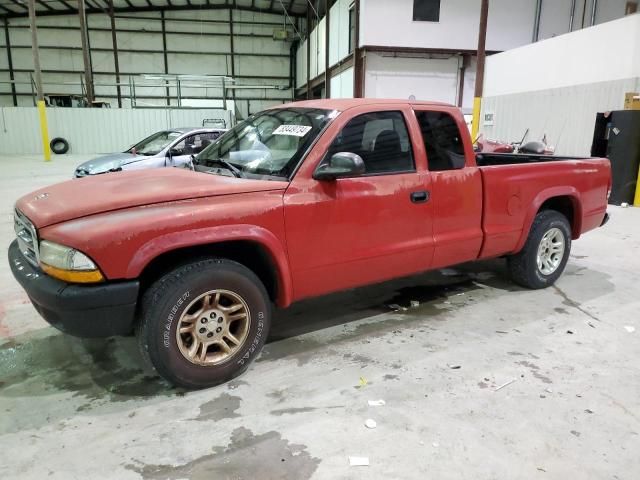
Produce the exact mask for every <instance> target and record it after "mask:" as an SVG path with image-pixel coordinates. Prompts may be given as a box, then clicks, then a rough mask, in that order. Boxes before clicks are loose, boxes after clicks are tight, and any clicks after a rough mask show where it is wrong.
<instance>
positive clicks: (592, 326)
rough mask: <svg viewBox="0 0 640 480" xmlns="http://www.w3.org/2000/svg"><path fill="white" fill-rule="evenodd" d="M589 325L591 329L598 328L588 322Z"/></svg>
mask: <svg viewBox="0 0 640 480" xmlns="http://www.w3.org/2000/svg"><path fill="white" fill-rule="evenodd" d="M587 325H589V326H590V327H591V328H596V326H595V325H594V324H593V323H591V322H587Z"/></svg>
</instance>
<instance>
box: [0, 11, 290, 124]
mask: <svg viewBox="0 0 640 480" xmlns="http://www.w3.org/2000/svg"><path fill="white" fill-rule="evenodd" d="M165 16H166V21H165V29H166V32H167V33H166V44H167V50H168V52H169V53H168V54H167V70H168V72H169V73H170V74H195V75H205V74H206V75H229V76H230V75H231V61H232V60H231V58H232V55H231V42H230V37H229V32H230V29H229V10H205V9H203V10H196V11H167V12H166V14H165ZM233 19H234V55H233V57H234V64H235V74H236V79H237V81H238V83H242V84H245V85H268V86H274V85H277V86H280V87H282V88H283V90H276V89H270V90H265V89H253V90H238V91H237V92H236V97H237V98H238V99H241V100H239V101H238V105H239V108H240V109H241V111H243V114H246V113H247V110H250V111H252V112H255V111H257V110H260V109H262V108H264V107H265V106H268V105H272V104H274V103H281V102H282V101H285V100H289V99H291V98H292V92H291V89H287V88H286V87H288V85H289V79H290V46H291V43H290V42H282V41H274V40H273V39H272V34H273V29H274V28H279V29H281V28H282V26H283V24H282V17H281V16H280V15H273V14H264V13H256V12H247V11H234V12H233ZM9 22H10V23H9V33H10V43H11V54H12V57H13V64H14V69H15V70H16V74H15V75H16V80H17V81H19V82H24V84H21V85H18V86H17V90H18V94H19V96H18V104H19V105H32V97H31V86H30V85H29V79H30V72H32V70H33V63H32V56H31V39H30V32H29V29H28V20H27V19H25V18H20V19H10V21H9ZM88 26H89V41H90V45H91V50H92V51H91V61H92V65H93V71H94V77H95V78H94V81H95V84H96V87H95V91H96V97H97V100H104V101H108V102H110V103H111V105H112V106H117V101H116V99H115V95H116V88H115V87H114V86H107V85H104V84H105V83H112V84H113V83H115V75H114V74H113V72H114V60H113V51H112V42H111V32H110V21H109V17H108V16H107V15H99V14H92V15H89V16H88ZM116 28H117V30H118V32H117V36H118V48H119V51H120V53H119V62H120V71H121V82H122V83H124V84H126V85H124V86H123V87H122V91H123V94H124V95H125V96H126V97H128V96H129V93H130V92H129V87H128V76H129V75H140V74H154V73H155V74H163V73H164V72H165V65H164V55H163V35H162V21H161V13H160V12H149V13H144V14H127V15H124V14H123V15H120V16H117V18H116ZM289 28H291V27H289ZM38 34H39V41H40V57H41V63H42V69H43V82H44V84H45V93H47V94H49V93H68V94H80V93H81V90H80V86H79V82H80V77H81V75H82V72H83V70H84V67H83V62H82V51H81V42H80V30H79V25H78V18H77V16H56V17H40V18H38ZM4 43H5V40H4V35H0V45H2V47H3V48H2V54H0V81H8V80H9V73H8V65H7V55H6V53H5V51H6V46H5V45H4ZM54 82H55V83H58V84H57V85H54ZM176 93H177V92H176V89H172V91H171V94H172V95H174V96H175V95H176ZM182 93H183V96H192V97H207V98H212V97H217V98H221V97H222V90H221V89H220V88H211V89H208V90H204V89H189V88H187V89H183V91H182ZM136 94H137V95H138V96H140V97H146V98H140V100H139V104H147V105H166V102H164V100H163V98H158V97H163V96H164V95H165V94H166V92H165V89H164V88H162V87H159V88H146V89H145V88H140V89H136ZM153 97H156V98H153ZM247 101H248V102H249V103H248V104H247ZM175 103H176V101H175V100H173V101H172V104H173V105H175ZM0 105H13V100H12V98H11V94H10V87H9V85H7V84H0ZM124 106H130V102H129V101H128V99H125V101H124Z"/></svg>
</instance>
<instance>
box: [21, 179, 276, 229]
mask: <svg viewBox="0 0 640 480" xmlns="http://www.w3.org/2000/svg"><path fill="white" fill-rule="evenodd" d="M287 186H288V182H286V181H272V180H251V179H247V178H235V177H225V176H221V175H212V174H208V173H199V172H193V171H191V170H186V169H177V168H158V169H152V170H139V171H131V172H120V173H118V174H117V175H97V176H95V177H85V178H81V179H75V180H69V181H66V182H62V183H57V184H55V185H51V186H49V187H45V188H41V189H40V190H36V191H34V192H31V193H29V194H28V195H25V196H24V197H22V198H20V199H19V200H18V201H17V202H16V208H18V209H19V210H20V211H21V212H22V213H24V214H25V215H26V216H27V217H28V218H29V219H30V220H31V221H32V222H33V224H34V225H35V226H36V227H37V228H42V227H46V226H49V225H53V224H55V223H60V222H64V221H67V220H72V219H76V218H81V217H86V216H88V215H94V214H97V213H104V212H109V211H112V210H120V209H124V208H131V207H138V206H141V205H151V204H154V203H163V202H174V201H179V200H187V199H191V198H201V197H212V196H217V195H231V194H240V193H250V192H266V191H271V190H284V189H285V188H287Z"/></svg>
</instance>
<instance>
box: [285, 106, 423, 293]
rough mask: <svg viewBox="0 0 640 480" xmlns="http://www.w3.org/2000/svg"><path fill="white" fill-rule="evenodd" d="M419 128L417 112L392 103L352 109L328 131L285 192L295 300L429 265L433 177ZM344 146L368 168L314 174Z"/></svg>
mask: <svg viewBox="0 0 640 480" xmlns="http://www.w3.org/2000/svg"><path fill="white" fill-rule="evenodd" d="M419 134H420V133H419V130H417V126H416V124H415V117H414V114H413V111H412V110H411V109H410V108H408V106H406V105H389V104H387V105H384V108H383V109H380V110H378V111H372V109H371V106H368V107H366V108H365V107H360V108H354V109H350V110H348V111H347V112H344V113H342V114H341V115H340V116H339V117H338V118H337V119H336V120H335V121H334V123H333V124H332V125H331V126H330V127H329V129H328V130H327V132H325V134H324V135H323V137H322V138H321V139H320V141H319V142H318V144H317V145H316V146H315V148H314V149H313V150H312V152H311V153H310V154H309V156H308V157H307V158H306V160H305V161H304V163H303V165H302V167H301V168H300V170H299V171H298V173H297V174H296V176H295V178H294V179H293V181H292V182H291V184H290V186H289V188H288V189H287V191H286V193H285V197H284V205H285V226H286V235H287V248H288V252H289V262H290V267H291V271H292V276H293V285H294V297H295V299H296V300H298V299H300V298H304V297H309V296H316V295H320V294H323V293H328V292H331V291H337V290H343V289H346V288H352V287H356V286H360V285H365V284H369V283H375V282H380V281H383V280H387V279H391V278H395V277H400V276H405V275H408V274H412V273H415V272H419V271H423V270H427V269H428V268H429V266H430V264H431V258H432V255H433V238H432V225H431V211H432V210H431V203H430V202H429V189H430V179H429V175H428V174H427V172H426V171H425V165H424V163H425V159H424V147H423V146H422V145H421V141H420V140H419ZM338 152H351V153H356V154H358V155H359V156H361V157H362V159H363V162H364V164H365V169H366V170H365V173H364V174H363V175H358V176H355V177H353V178H338V179H335V180H330V181H320V180H315V179H314V178H313V172H314V171H315V169H316V168H317V166H318V165H320V164H322V162H325V161H327V159H328V158H329V157H330V156H331V155H333V154H334V153H338ZM416 153H417V154H416Z"/></svg>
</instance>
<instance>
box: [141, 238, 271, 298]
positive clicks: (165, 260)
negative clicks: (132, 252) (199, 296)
mask: <svg viewBox="0 0 640 480" xmlns="http://www.w3.org/2000/svg"><path fill="white" fill-rule="evenodd" d="M205 257H220V258H226V259H228V260H233V261H235V262H238V263H240V264H242V265H244V266H245V267H247V268H248V269H249V270H251V271H252V272H253V273H255V274H256V275H257V276H258V278H259V279H260V280H261V281H262V283H263V284H264V286H265V288H266V289H267V293H268V294H269V298H271V300H272V301H274V302H275V301H276V299H277V296H278V275H277V270H276V268H277V267H276V265H275V263H274V262H273V260H272V259H271V256H270V255H269V253H268V251H267V250H266V249H265V248H264V247H263V246H262V245H260V244H259V243H256V242H252V241H246V240H237V241H230V242H220V243H214V244H207V245H197V246H194V247H185V248H179V249H176V250H171V251H169V252H165V253H163V254H162V255H159V256H157V257H156V258H154V259H153V260H152V261H151V262H149V264H148V265H147V266H146V267H145V268H144V270H143V271H142V273H141V274H140V277H139V279H140V289H141V291H145V290H146V289H147V288H148V287H149V285H151V284H152V283H153V282H154V281H156V280H157V279H158V278H160V277H161V276H163V275H164V274H165V273H167V272H169V271H170V270H173V269H174V268H177V267H179V266H180V265H184V264H186V263H190V262H193V261H195V260H198V259H201V258H205Z"/></svg>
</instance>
